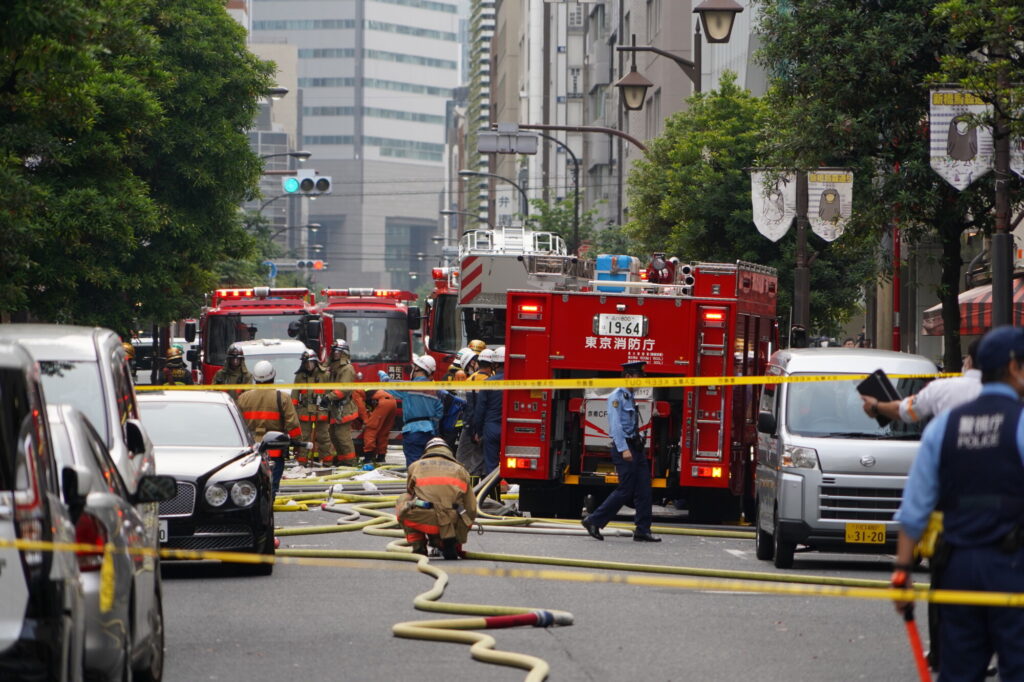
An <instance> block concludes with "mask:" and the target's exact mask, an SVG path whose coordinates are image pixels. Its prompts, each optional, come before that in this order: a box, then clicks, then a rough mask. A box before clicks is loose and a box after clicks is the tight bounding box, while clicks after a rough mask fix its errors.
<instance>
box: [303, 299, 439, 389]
mask: <svg viewBox="0 0 1024 682" xmlns="http://www.w3.org/2000/svg"><path fill="white" fill-rule="evenodd" d="M320 296H321V298H322V299H323V301H322V302H321V303H320V305H319V307H318V311H319V313H320V321H321V322H320V326H321V333H322V338H323V345H324V348H325V349H329V348H330V346H331V344H332V343H333V342H334V340H335V339H345V340H346V341H348V344H349V349H350V350H351V356H350V359H351V361H352V364H353V365H355V367H356V371H358V372H361V373H362V375H363V378H364V379H365V380H366V381H376V380H377V370H384V371H385V372H387V373H388V376H390V377H391V378H392V379H408V378H409V367H410V366H411V365H412V341H413V339H412V333H413V331H415V330H417V329H419V328H420V309H419V307H418V306H416V305H414V304H410V302H411V301H415V300H416V298H417V296H416V294H414V293H412V292H409V291H400V290H398V289H324V290H322V291H321V292H320Z"/></svg>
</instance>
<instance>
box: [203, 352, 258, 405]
mask: <svg viewBox="0 0 1024 682" xmlns="http://www.w3.org/2000/svg"><path fill="white" fill-rule="evenodd" d="M213 383H214V385H217V384H227V385H232V384H251V383H253V378H252V374H251V373H250V372H249V368H248V367H246V366H245V353H243V352H242V349H241V348H240V347H239V346H236V345H235V344H231V347H230V348H228V359H227V364H226V365H224V366H223V367H221V368H220V369H218V370H217V373H216V374H214V375H213ZM228 394H229V395H230V396H231V397H232V398H234V399H235V400H238V396H240V395H241V394H242V391H241V390H239V389H235V390H233V391H228Z"/></svg>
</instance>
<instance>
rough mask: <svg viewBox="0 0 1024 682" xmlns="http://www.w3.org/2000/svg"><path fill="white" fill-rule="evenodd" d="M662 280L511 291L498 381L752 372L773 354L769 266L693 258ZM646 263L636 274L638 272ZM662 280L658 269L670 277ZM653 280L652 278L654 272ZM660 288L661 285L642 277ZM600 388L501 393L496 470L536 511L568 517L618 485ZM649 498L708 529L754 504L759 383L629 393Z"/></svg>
mask: <svg viewBox="0 0 1024 682" xmlns="http://www.w3.org/2000/svg"><path fill="white" fill-rule="evenodd" d="M677 270H678V275H676V274H675V273H674V272H672V277H673V279H672V280H671V282H670V283H659V284H654V283H651V282H648V281H643V280H641V278H640V277H636V279H637V280H638V281H621V282H620V281H616V282H614V285H615V286H608V284H609V282H608V281H593V282H591V287H590V289H591V290H590V291H551V292H542V291H510V292H509V293H508V311H509V314H508V316H507V326H506V340H507V344H506V364H505V378H506V379H545V378H553V379H574V378H575V379H592V378H601V377H606V378H610V377H618V376H620V373H621V364H622V363H624V362H630V361H637V360H643V361H646V362H647V366H646V372H647V374H648V375H649V376H652V377H701V376H708V377H717V376H741V375H760V374H762V373H763V370H764V368H765V366H766V363H767V361H768V358H769V356H770V355H771V351H772V350H773V349H774V347H775V346H777V337H778V326H777V323H776V319H775V304H776V296H777V287H778V281H777V277H776V274H775V271H774V269H772V268H767V267H763V266H759V265H754V264H752V263H744V262H738V263H735V264H729V263H695V264H692V265H682V266H679V267H678V268H677ZM649 271H650V268H648V272H649ZM669 272H671V271H669ZM663 274H664V273H663ZM652 279H658V281H659V282H664V281H665V279H664V277H661V278H652ZM612 390H614V389H612V388H605V389H594V388H586V389H584V388H579V389H567V390H566V389H560V390H510V391H505V394H504V403H503V409H504V420H503V426H502V429H503V433H502V452H501V475H502V477H503V478H505V479H506V480H507V481H509V482H510V483H511V482H514V483H518V484H519V486H520V507H521V508H522V509H523V510H526V511H530V512H532V513H533V514H535V515H544V516H549V515H560V516H577V515H579V513H580V511H581V509H582V507H583V506H584V503H585V500H586V496H587V495H593V496H594V497H595V498H601V497H603V496H605V495H606V494H607V493H608V492H610V491H611V489H612V488H613V487H614V486H615V484H617V483H618V479H617V477H616V475H615V467H614V466H613V465H612V462H611V458H610V454H609V452H610V448H611V438H610V436H609V432H608V418H607V396H608V394H609V393H611V391H612ZM635 395H636V397H637V404H638V410H639V415H640V433H641V436H642V437H643V439H644V443H645V447H646V448H647V451H648V452H649V453H650V455H651V459H652V480H653V485H654V488H655V498H656V499H657V498H658V497H659V496H660V497H663V498H665V499H671V500H684V501H685V502H686V504H687V506H688V509H689V511H690V519H691V520H694V521H698V522H706V523H717V522H721V521H722V520H726V519H731V518H736V517H737V516H738V513H739V510H740V503H741V502H745V503H746V505H748V507H749V506H751V505H752V503H753V500H752V494H753V476H754V461H753V453H754V448H755V446H756V443H757V434H756V429H755V426H756V419H757V402H758V399H759V396H760V387H759V386H738V387H735V388H732V387H723V386H701V387H696V386H694V387H670V388H661V387H644V388H638V389H636V393H635Z"/></svg>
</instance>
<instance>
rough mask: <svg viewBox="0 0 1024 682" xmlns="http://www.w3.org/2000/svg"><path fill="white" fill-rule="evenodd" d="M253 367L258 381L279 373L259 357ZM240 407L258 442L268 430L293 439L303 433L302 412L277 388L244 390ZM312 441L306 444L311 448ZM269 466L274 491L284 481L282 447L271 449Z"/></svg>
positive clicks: (261, 381)
mask: <svg viewBox="0 0 1024 682" xmlns="http://www.w3.org/2000/svg"><path fill="white" fill-rule="evenodd" d="M252 369H253V372H252V374H253V378H254V379H256V383H257V384H272V383H274V378H275V377H276V376H277V372H276V371H275V370H274V366H273V365H271V364H270V363H269V362H267V361H266V360H260V361H259V362H257V363H256V366H255V367H253V368H252ZM238 409H240V410H241V411H242V418H243V419H245V423H246V424H248V425H249V430H250V431H252V435H253V436H255V437H256V440H257V441H261V440H263V434H265V433H267V432H268V431H280V432H281V433H286V434H288V437H289V438H291V439H292V440H298V438H299V436H301V435H302V427H301V426H300V425H299V415H298V414H296V412H295V406H294V405H292V401H291V400H289V399H288V398H286V397H284V396H283V395H282V394H281V391H279V390H277V389H274V388H267V389H257V388H253V389H250V390H248V391H243V392H242V395H240V396H238ZM311 445H312V444H311V443H307V444H306V449H307V450H308V449H309V448H310V446H311ZM268 455H269V457H270V466H271V469H272V470H273V473H274V494H275V495H276V494H277V488H278V486H279V485H280V483H281V475H282V474H284V456H285V452H284V451H283V450H270V451H268Z"/></svg>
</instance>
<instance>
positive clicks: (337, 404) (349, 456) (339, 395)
mask: <svg viewBox="0 0 1024 682" xmlns="http://www.w3.org/2000/svg"><path fill="white" fill-rule="evenodd" d="M327 369H328V371H329V372H330V376H329V379H328V381H329V382H330V383H332V384H351V383H354V382H355V381H356V370H355V367H353V366H352V363H351V362H350V361H349V347H348V341H346V340H345V339H338V340H336V341H335V342H334V345H332V346H331V363H330V365H328V367H327ZM353 393H354V391H338V390H332V391H328V393H327V405H328V410H329V415H330V422H331V425H330V434H331V444H332V445H334V456H333V457H332V456H330V455H328V456H327V457H324V463H325V464H328V465H333V464H339V465H343V466H352V465H355V464H356V445H355V443H354V442H353V441H352V422H354V421H355V420H356V419H357V418H358V417H359V408H358V406H357V405H356V401H355V400H354V399H353V397H352V394H353Z"/></svg>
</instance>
